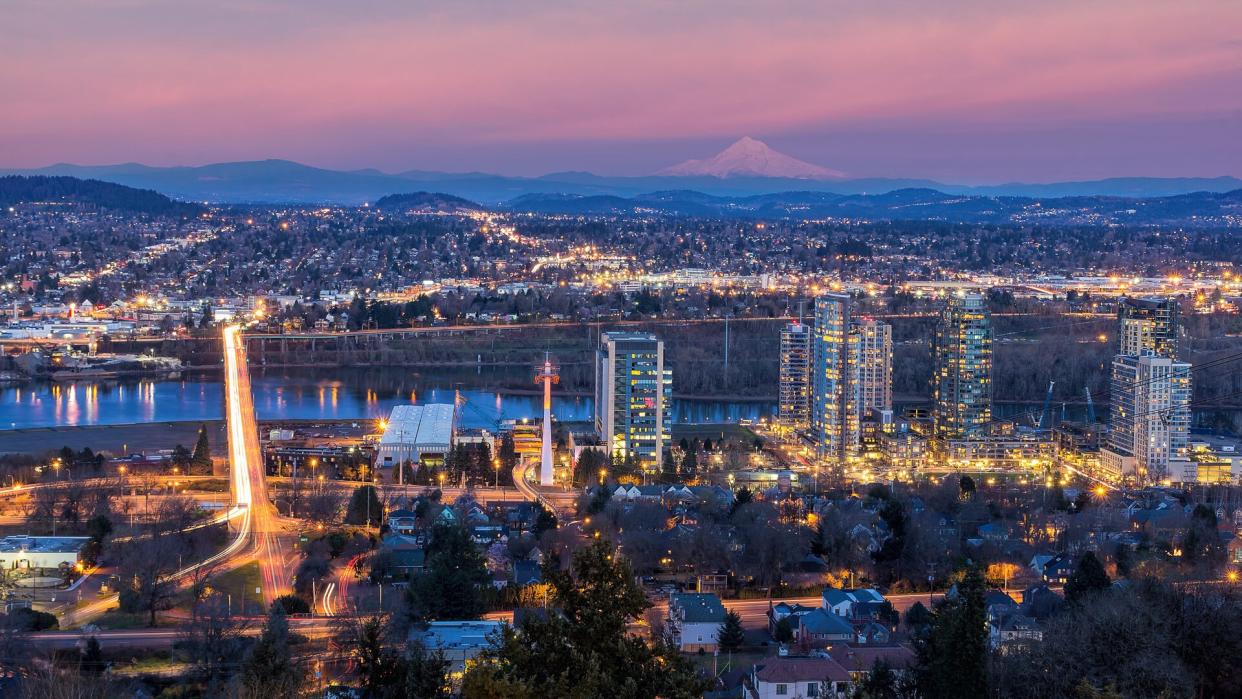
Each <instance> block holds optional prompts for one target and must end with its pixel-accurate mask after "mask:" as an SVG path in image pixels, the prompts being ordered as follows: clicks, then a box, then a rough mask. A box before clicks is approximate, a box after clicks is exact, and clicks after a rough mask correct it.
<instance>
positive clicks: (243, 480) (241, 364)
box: [60, 325, 288, 628]
mask: <svg viewBox="0 0 1242 699" xmlns="http://www.w3.org/2000/svg"><path fill="white" fill-rule="evenodd" d="M223 341H224V377H225V386H226V390H225V414H226V416H227V418H228V447H229V448H228V453H229V463H230V469H229V471H230V486H231V488H232V491H233V507H232V508H231V509H230V510H229V511H228V512H227V513H226V515H225V518H227V519H229V520H238V524H237V527H236V530H235V531H236V535H235V536H234V537H233V539H232V540H231V541H230V542H229V543H228V545H226V546H225V547H224V548H223V549H221V550H220V551H219V552H217V553H216V554H215V555H212V556H209V557H207V558H205V559H203V560H201V561H198V562H196V563H192V564H190V565H187V566H185V567H184V568H181V569H180V570H178V571H176V572H174V573H172V574H171V575H170V576H169V578H170V579H172V580H178V581H181V580H185V579H186V578H187V577H188V576H190V575H191V574H192V573H194V572H195V571H197V570H200V569H202V568H207V567H215V566H218V565H220V564H222V563H224V562H226V561H229V562H231V563H236V562H237V561H234V560H232V559H236V558H238V557H239V556H240V555H242V554H244V553H247V550H246V549H247V545H248V544H249V543H250V542H251V534H252V533H255V534H256V536H254V542H255V545H254V547H253V549H252V550H251V551H250V552H249V553H251V554H252V555H253V556H254V557H255V558H256V559H257V560H258V561H259V565H260V568H261V569H262V570H263V580H264V582H265V587H266V588H267V589H265V590H263V595H264V599H265V601H268V602H270V600H272V599H275V598H276V597H278V596H279V595H281V594H284V591H285V590H287V589H288V584H287V582H286V581H287V579H288V566H287V565H286V563H285V561H284V558H283V551H282V548H281V545H280V542H279V541H278V540H276V541H273V540H274V539H276V537H274V536H273V532H275V531H278V526H277V525H276V523H275V519H276V516H275V512H274V508H273V507H272V504H271V502H270V501H269V500H268V497H267V487H266V485H265V484H264V479H263V458H262V455H261V453H260V451H259V431H258V426H257V424H256V422H255V417H254V401H253V397H252V396H251V393H250V374H249V372H248V370H247V369H246V357H245V350H244V346H243V343H242V342H240V328H239V327H238V326H236V325H230V326H227V327H225V328H224V332H223ZM256 483H257V486H256V485H255V484H256ZM116 604H117V595H116V593H111V594H107V595H103V596H101V597H98V598H96V599H94V600H92V601H90V602H89V603H87V604H85V605H80V606H78V607H75V608H73V609H70V610H68V611H66V612H65V613H64V614H63V615H62V616H61V619H60V625H61V627H62V628H71V627H75V626H81V625H83V624H86V623H89V622H90V621H92V620H94V619H96V618H98V617H99V616H100V615H101V614H103V613H104V612H106V611H108V610H109V609H111V608H112V607H114V606H116Z"/></svg>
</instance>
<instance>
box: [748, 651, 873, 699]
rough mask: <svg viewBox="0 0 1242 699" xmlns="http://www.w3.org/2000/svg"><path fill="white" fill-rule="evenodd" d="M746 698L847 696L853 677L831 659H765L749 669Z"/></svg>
mask: <svg viewBox="0 0 1242 699" xmlns="http://www.w3.org/2000/svg"><path fill="white" fill-rule="evenodd" d="M748 684H749V687H747V691H748V695H747V696H748V697H749V698H750V699H809V698H810V697H831V698H832V699H839V698H841V697H846V696H848V695H849V692H850V689H851V687H852V686H853V679H852V678H851V677H850V673H849V672H847V671H846V669H845V668H843V667H841V665H840V664H838V663H837V662H836V661H835V660H833V659H831V658H822V657H821V658H793V657H785V658H780V657H777V658H765V659H764V660H763V661H762V662H758V663H755V666H754V668H752V669H751V671H750V677H749V682H748Z"/></svg>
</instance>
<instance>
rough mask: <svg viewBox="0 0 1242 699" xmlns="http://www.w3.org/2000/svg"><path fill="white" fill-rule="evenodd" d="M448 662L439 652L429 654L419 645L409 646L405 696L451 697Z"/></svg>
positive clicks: (426, 698)
mask: <svg viewBox="0 0 1242 699" xmlns="http://www.w3.org/2000/svg"><path fill="white" fill-rule="evenodd" d="M448 671H449V662H448V661H447V660H445V659H444V654H443V653H441V652H440V651H438V650H437V651H436V652H434V653H429V652H428V651H427V649H426V648H424V647H423V645H422V644H421V643H412V644H411V645H410V655H409V658H407V659H406V671H405V695H406V696H407V697H419V699H447V697H449V696H451V694H450V685H449V678H448Z"/></svg>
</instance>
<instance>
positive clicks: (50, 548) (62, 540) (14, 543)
mask: <svg viewBox="0 0 1242 699" xmlns="http://www.w3.org/2000/svg"><path fill="white" fill-rule="evenodd" d="M87 541H90V539H89V538H88V537H85V536H6V537H4V538H3V539H0V553H17V552H19V551H29V552H35V553H77V552H78V551H80V550H81V549H82V547H83V546H85V545H86V542H87Z"/></svg>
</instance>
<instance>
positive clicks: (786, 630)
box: [773, 616, 793, 643]
mask: <svg viewBox="0 0 1242 699" xmlns="http://www.w3.org/2000/svg"><path fill="white" fill-rule="evenodd" d="M773 635H774V636H775V637H776V642H777V643H789V642H790V641H792V640H793V624H792V623H791V622H790V621H789V617H787V616H784V617H781V619H780V621H778V622H776V633H775V634H773Z"/></svg>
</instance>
